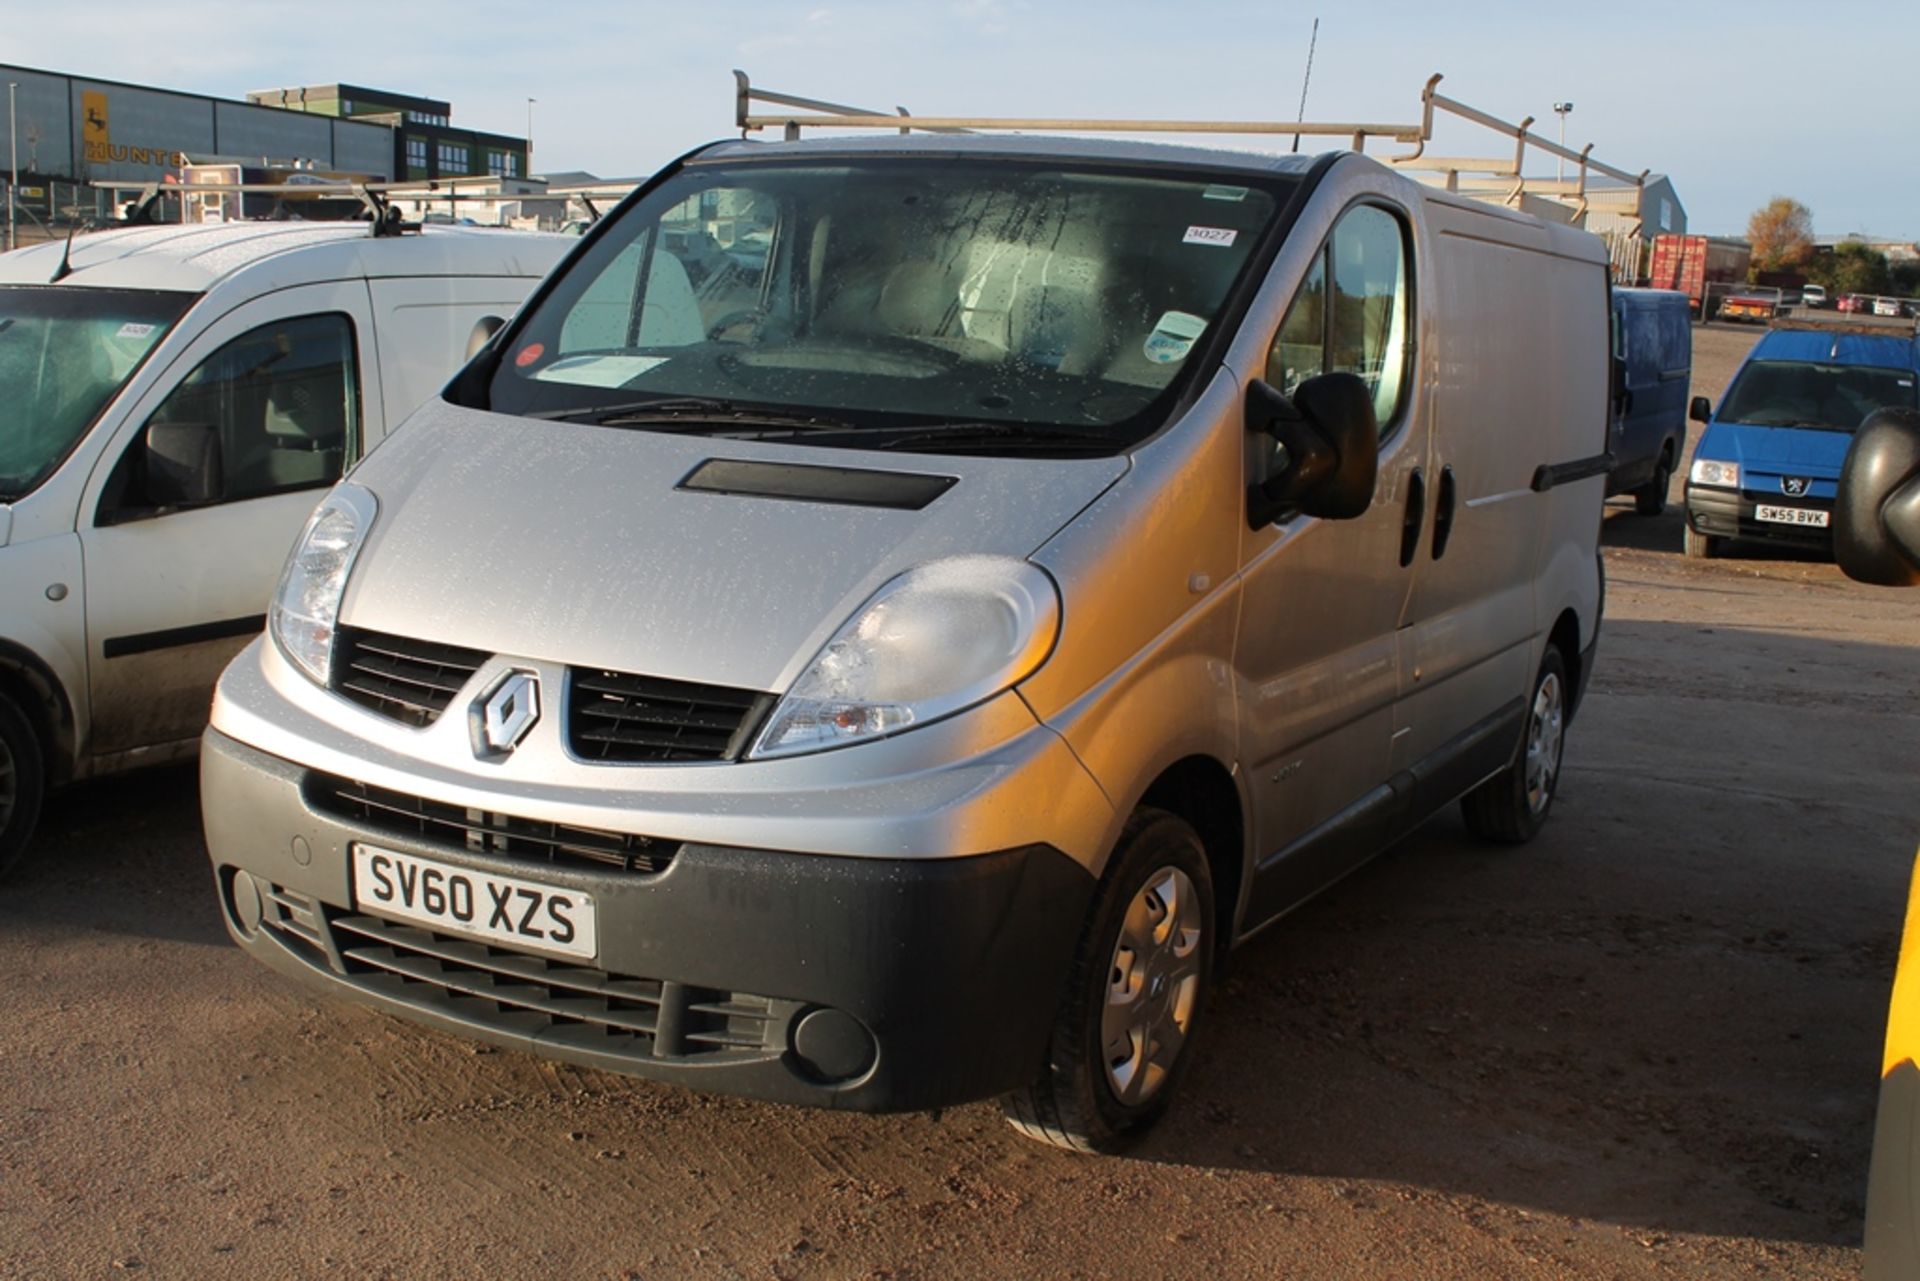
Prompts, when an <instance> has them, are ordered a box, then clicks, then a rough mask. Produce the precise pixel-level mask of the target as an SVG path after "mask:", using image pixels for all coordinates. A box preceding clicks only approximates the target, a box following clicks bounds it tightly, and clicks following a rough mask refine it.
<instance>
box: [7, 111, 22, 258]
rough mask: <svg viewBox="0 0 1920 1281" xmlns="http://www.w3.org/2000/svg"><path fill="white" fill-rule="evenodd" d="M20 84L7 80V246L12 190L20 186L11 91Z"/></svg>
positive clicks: (10, 244) (10, 242)
mask: <svg viewBox="0 0 1920 1281" xmlns="http://www.w3.org/2000/svg"><path fill="white" fill-rule="evenodd" d="M19 87H20V84H19V82H18V81H16V80H9V81H7V163H8V170H7V248H8V249H12V248H14V247H15V246H14V239H13V236H14V232H13V201H14V192H15V190H16V189H17V188H18V187H19V186H20V134H19V132H18V131H17V130H15V129H14V127H13V91H14V90H15V89H18V88H19Z"/></svg>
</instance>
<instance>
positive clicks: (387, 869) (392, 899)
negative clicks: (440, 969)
mask: <svg viewBox="0 0 1920 1281" xmlns="http://www.w3.org/2000/svg"><path fill="white" fill-rule="evenodd" d="M353 902H354V906H355V907H357V908H359V909H360V910H361V911H363V912H372V913H373V914H374V915H375V916H388V917H395V918H398V919H399V920H403V921H412V922H414V923H416V924H419V925H427V926H431V927H432V928H434V929H436V930H445V931H446V932H447V933H449V934H464V935H466V936H467V937H469V938H477V939H485V940H487V941H488V942H490V943H505V944H507V945H508V946H510V947H518V948H526V949H528V950H531V951H541V952H557V953H559V954H560V955H562V956H577V957H587V958H591V957H592V956H593V955H594V953H595V951H596V949H597V943H596V941H595V937H594V915H593V896H592V895H589V894H584V893H582V892H581V891H579V890H570V889H560V888H557V887H555V886H552V885H542V884H540V883H539V882H538V881H523V880H521V879H520V878H518V877H514V876H496V875H494V874H493V873H491V872H476V871H474V870H472V869H471V868H464V867H451V866H449V865H447V864H445V863H440V862H436V861H435V860H433V859H430V858H420V857H419V856H418V855H414V854H402V853H400V852H399V851H397V850H385V849H381V848H380V847H379V846H377V845H355V846H354V847H353Z"/></svg>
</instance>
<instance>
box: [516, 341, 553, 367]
mask: <svg viewBox="0 0 1920 1281" xmlns="http://www.w3.org/2000/svg"><path fill="white" fill-rule="evenodd" d="M546 354H547V345H546V344H545V343H540V342H530V343H528V344H527V345H526V346H524V347H522V348H521V349H520V351H519V353H518V354H517V355H515V356H514V358H513V363H514V367H515V368H517V369H525V368H526V367H527V366H528V365H531V364H532V363H533V362H534V361H536V360H538V359H540V357H542V356H544V355H546Z"/></svg>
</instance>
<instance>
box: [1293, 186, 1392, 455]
mask: <svg viewBox="0 0 1920 1281" xmlns="http://www.w3.org/2000/svg"><path fill="white" fill-rule="evenodd" d="M1407 274H1408V273H1407V253H1406V229H1405V226H1404V224H1403V223H1402V222H1401V221H1400V219H1399V218H1398V217H1396V216H1395V215H1394V214H1392V213H1389V212H1388V211H1387V210H1386V209H1383V208H1381V207H1379V206H1377V205H1361V206H1359V207H1358V208H1355V209H1352V210H1349V211H1348V212H1347V213H1346V214H1345V215H1344V216H1342V218H1341V219H1340V221H1339V222H1338V223H1337V224H1335V226H1334V229H1333V235H1332V236H1330V237H1329V238H1328V240H1327V243H1326V245H1325V246H1324V247H1323V248H1322V250H1321V252H1320V254H1319V256H1318V257H1317V258H1316V259H1315V260H1314V265H1313V268H1312V270H1310V271H1309V272H1308V273H1307V277H1306V280H1305V281H1303V282H1302V284H1301V287H1300V292H1299V293H1298V294H1297V295H1296V296H1295V297H1294V300H1293V305H1292V306H1291V307H1290V308H1289V309H1288V311H1287V318H1286V319H1285V320H1284V321H1282V322H1281V325H1280V332H1279V334H1278V335H1277V336H1276V337H1275V339H1274V344H1273V348H1272V350H1271V351H1269V353H1268V356H1267V381H1268V382H1270V383H1272V384H1273V385H1274V386H1275V387H1277V388H1279V389H1280V390H1281V391H1282V392H1284V393H1286V394H1288V395H1291V394H1292V393H1293V391H1294V389H1295V388H1297V387H1298V386H1299V385H1300V384H1301V383H1302V382H1304V381H1306V380H1307V379H1308V378H1311V377H1313V376H1315V375H1316V374H1322V373H1351V374H1358V375H1360V377H1361V378H1363V379H1365V380H1366V383H1367V386H1368V387H1369V388H1371V389H1372V391H1373V408H1374V413H1375V415H1376V416H1377V417H1378V418H1379V420H1380V430H1381V435H1382V436H1383V437H1384V436H1387V435H1389V434H1391V432H1392V428H1393V424H1394V420H1395V419H1396V418H1397V417H1398V416H1399V413H1400V407H1401V404H1402V402H1403V401H1404V399H1405V389H1406V385H1407V365H1408V360H1407V357H1408V351H1409V346H1410V344H1409V341H1408V336H1409V330H1408V304H1409V294H1410V291H1409V289H1408V281H1407ZM1329 277H1331V279H1332V281H1333V289H1332V292H1331V305H1329V301H1328V299H1329V292H1328V289H1327V281H1328V279H1329Z"/></svg>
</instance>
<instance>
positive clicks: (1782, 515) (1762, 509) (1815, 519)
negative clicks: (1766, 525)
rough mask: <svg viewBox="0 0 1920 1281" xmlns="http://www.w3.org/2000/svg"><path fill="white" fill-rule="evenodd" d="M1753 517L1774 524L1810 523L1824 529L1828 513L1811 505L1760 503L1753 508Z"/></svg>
mask: <svg viewBox="0 0 1920 1281" xmlns="http://www.w3.org/2000/svg"><path fill="white" fill-rule="evenodd" d="M1753 518H1754V519H1755V520H1765V521H1771V522H1772V523H1773V524H1776V525H1812V526H1814V527H1815V528H1818V529H1825V528H1826V527H1827V521H1828V520H1829V519H1830V513H1828V512H1823V511H1819V510H1817V509H1815V508H1812V507H1769V506H1767V505H1766V504H1765V503H1762V504H1760V505H1759V506H1757V507H1755V508H1754V509H1753Z"/></svg>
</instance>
